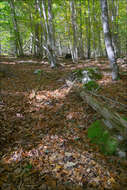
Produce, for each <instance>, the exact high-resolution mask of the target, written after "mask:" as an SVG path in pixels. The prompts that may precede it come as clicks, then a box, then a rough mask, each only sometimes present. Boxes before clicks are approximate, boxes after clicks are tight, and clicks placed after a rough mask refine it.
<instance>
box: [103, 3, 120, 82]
mask: <svg viewBox="0 0 127 190" xmlns="http://www.w3.org/2000/svg"><path fill="white" fill-rule="evenodd" d="M100 3H101V12H102V25H103V32H104V39H105V46H106V51H107V55H108V59H109V62H110V67H111V69H112V80H117V79H118V77H119V68H118V65H117V63H116V59H115V53H114V49H113V46H112V38H111V33H110V28H109V21H108V6H107V0H100Z"/></svg>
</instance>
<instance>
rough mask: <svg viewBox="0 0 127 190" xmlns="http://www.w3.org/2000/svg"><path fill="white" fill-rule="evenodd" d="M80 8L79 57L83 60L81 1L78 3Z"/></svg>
mask: <svg viewBox="0 0 127 190" xmlns="http://www.w3.org/2000/svg"><path fill="white" fill-rule="evenodd" d="M79 6H80V10H79V11H80V13H79V14H80V15H79V16H80V28H79V56H80V57H81V58H84V49H83V34H82V1H81V0H80V2H79Z"/></svg>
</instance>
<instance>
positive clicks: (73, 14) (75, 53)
mask: <svg viewBox="0 0 127 190" xmlns="http://www.w3.org/2000/svg"><path fill="white" fill-rule="evenodd" d="M70 8H71V21H72V31H73V42H72V43H73V47H72V58H73V62H77V61H78V48H77V42H78V41H77V25H76V9H75V6H74V0H71V1H70Z"/></svg>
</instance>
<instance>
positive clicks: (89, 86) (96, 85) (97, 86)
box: [83, 80, 99, 91]
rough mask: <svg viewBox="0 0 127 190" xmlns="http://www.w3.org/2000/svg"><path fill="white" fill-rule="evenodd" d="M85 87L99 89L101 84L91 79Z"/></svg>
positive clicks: (90, 89) (91, 89)
mask: <svg viewBox="0 0 127 190" xmlns="http://www.w3.org/2000/svg"><path fill="white" fill-rule="evenodd" d="M83 88H84V89H87V90H89V91H93V90H96V89H98V88H99V85H98V84H97V83H96V82H95V81H93V80H91V81H89V82H88V83H86V84H84V85H83Z"/></svg>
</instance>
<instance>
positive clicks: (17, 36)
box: [10, 0, 23, 56]
mask: <svg viewBox="0 0 127 190" xmlns="http://www.w3.org/2000/svg"><path fill="white" fill-rule="evenodd" d="M10 7H11V12H12V15H13V23H14V32H15V38H16V44H17V48H18V50H19V55H20V56H22V55H23V48H22V42H21V37H20V32H19V28H18V23H17V18H16V13H15V5H14V0H10Z"/></svg>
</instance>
